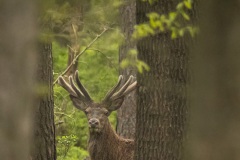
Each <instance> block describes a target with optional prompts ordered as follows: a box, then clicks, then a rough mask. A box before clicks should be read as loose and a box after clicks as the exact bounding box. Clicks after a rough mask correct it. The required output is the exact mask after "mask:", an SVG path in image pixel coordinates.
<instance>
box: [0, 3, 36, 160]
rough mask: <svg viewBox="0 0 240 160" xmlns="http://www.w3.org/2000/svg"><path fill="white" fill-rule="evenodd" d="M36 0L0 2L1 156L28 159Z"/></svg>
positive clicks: (7, 158)
mask: <svg viewBox="0 0 240 160" xmlns="http://www.w3.org/2000/svg"><path fill="white" fill-rule="evenodd" d="M35 3H36V2H35V1H32V0H23V1H21V2H19V1H15V0H1V1H0V4H1V5H0V22H1V23H0V37H1V38H0V73H1V76H0V159H2V160H26V159H29V152H30V140H31V131H32V130H31V128H30V126H31V122H32V114H31V113H32V112H31V110H32V108H33V99H34V90H35V88H34V87H35V85H34V84H35V82H36V80H35V78H34V76H35V71H36V70H35V63H36V50H35V41H36V31H37V30H36V19H37V16H36V12H35V11H36V6H35Z"/></svg>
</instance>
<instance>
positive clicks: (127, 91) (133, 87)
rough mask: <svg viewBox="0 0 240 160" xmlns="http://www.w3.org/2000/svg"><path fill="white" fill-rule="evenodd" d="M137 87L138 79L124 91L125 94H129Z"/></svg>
mask: <svg viewBox="0 0 240 160" xmlns="http://www.w3.org/2000/svg"><path fill="white" fill-rule="evenodd" d="M136 87H137V81H135V82H133V83H132V84H131V85H130V86H128V88H127V89H126V90H125V91H124V92H123V95H127V94H128V93H130V92H132V91H133V90H134V89H135V88H136Z"/></svg>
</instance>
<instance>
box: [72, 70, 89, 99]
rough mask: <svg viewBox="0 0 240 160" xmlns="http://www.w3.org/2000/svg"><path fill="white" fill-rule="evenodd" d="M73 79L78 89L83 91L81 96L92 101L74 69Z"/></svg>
mask: <svg viewBox="0 0 240 160" xmlns="http://www.w3.org/2000/svg"><path fill="white" fill-rule="evenodd" d="M75 80H76V82H77V85H78V87H79V89H80V91H81V92H82V93H83V96H84V97H85V98H86V99H87V100H88V101H92V99H91V97H90V96H89V94H88V92H87V90H86V89H85V87H84V86H83V85H82V83H81V82H80V80H79V78H78V70H76V72H75Z"/></svg>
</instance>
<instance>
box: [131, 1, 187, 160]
mask: <svg viewBox="0 0 240 160" xmlns="http://www.w3.org/2000/svg"><path fill="white" fill-rule="evenodd" d="M177 3H178V2H176V1H171V0H170V1H169V0H159V1H158V2H157V3H156V4H154V5H149V4H147V3H144V2H142V1H137V24H139V23H143V22H145V21H146V20H147V18H146V13H149V12H158V13H160V14H166V13H169V12H170V11H173V10H174V9H175V7H176V5H177ZM137 48H138V52H139V59H140V60H143V61H144V62H146V63H147V64H148V65H149V66H150V71H149V72H145V73H144V74H138V76H137V77H138V79H137V80H138V86H139V88H138V91H137V93H138V97H137V119H136V147H135V159H136V160H146V159H147V160H180V159H182V154H181V153H182V149H183V140H184V133H185V124H186V113H187V102H186V96H187V95H186V83H187V76H188V57H189V56H188V48H187V45H186V40H185V39H184V38H179V39H174V40H172V39H171V35H170V33H161V34H158V35H155V36H150V37H147V38H144V39H142V40H140V41H139V42H138V44H137Z"/></svg>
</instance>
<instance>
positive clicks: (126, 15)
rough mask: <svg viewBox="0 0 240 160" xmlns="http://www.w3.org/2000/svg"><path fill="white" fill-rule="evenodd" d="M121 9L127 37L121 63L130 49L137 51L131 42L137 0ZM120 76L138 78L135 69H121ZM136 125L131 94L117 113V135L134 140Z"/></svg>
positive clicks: (134, 108)
mask: <svg viewBox="0 0 240 160" xmlns="http://www.w3.org/2000/svg"><path fill="white" fill-rule="evenodd" d="M124 3H125V4H124V5H123V6H122V7H121V8H120V20H121V29H122V32H123V34H124V37H125V42H124V44H123V45H122V46H121V47H120V50H119V61H120V62H121V61H122V60H123V59H125V58H126V56H127V53H128V51H129V50H130V49H135V48H136V44H135V43H134V42H132V41H131V36H132V33H133V28H134V25H135V24H136V2H135V0H125V1H124ZM120 74H121V75H124V77H126V79H127V78H128V77H129V76H130V75H133V76H136V70H135V69H134V68H133V67H129V68H126V69H120ZM135 124H136V95H135V92H132V93H130V94H129V95H128V96H127V97H126V98H125V100H124V102H123V104H122V107H121V108H120V109H119V110H118V111H117V133H118V134H119V135H120V136H122V137H125V138H131V139H133V138H134V134H135Z"/></svg>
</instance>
